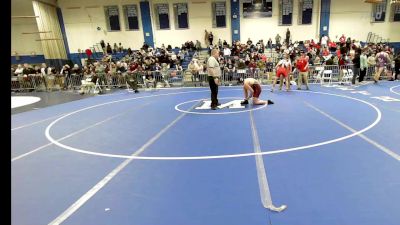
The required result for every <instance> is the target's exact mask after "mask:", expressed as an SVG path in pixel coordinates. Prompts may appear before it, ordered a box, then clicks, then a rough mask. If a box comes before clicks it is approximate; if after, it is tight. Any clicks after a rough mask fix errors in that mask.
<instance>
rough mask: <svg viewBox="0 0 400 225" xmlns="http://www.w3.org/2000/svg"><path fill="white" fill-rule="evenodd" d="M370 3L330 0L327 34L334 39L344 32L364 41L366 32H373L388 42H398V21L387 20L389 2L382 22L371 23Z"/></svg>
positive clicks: (399, 29) (399, 30) (399, 36)
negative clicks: (388, 40)
mask: <svg viewBox="0 0 400 225" xmlns="http://www.w3.org/2000/svg"><path fill="white" fill-rule="evenodd" d="M388 2H389V1H388ZM371 12H372V4H369V3H364V0H357V1H356V0H351V1H350V0H332V1H331V12H330V30H329V36H330V37H331V38H333V39H334V40H335V39H336V36H338V38H339V37H340V36H341V35H342V34H345V35H346V36H350V37H352V38H355V39H356V40H361V41H365V40H366V39H367V35H368V32H374V33H376V34H377V35H379V36H381V37H382V38H383V39H387V38H389V39H390V42H400V22H389V14H390V13H389V12H390V4H387V8H386V19H385V22H383V23H371Z"/></svg>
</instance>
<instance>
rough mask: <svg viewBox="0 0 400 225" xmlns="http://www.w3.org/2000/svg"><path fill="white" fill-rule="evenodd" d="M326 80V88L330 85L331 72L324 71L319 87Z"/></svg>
mask: <svg viewBox="0 0 400 225" xmlns="http://www.w3.org/2000/svg"><path fill="white" fill-rule="evenodd" d="M325 80H328V86H330V85H331V84H332V70H324V72H323V74H322V78H321V86H322V85H323V84H324V83H325Z"/></svg>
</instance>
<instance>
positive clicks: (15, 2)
mask: <svg viewBox="0 0 400 225" xmlns="http://www.w3.org/2000/svg"><path fill="white" fill-rule="evenodd" d="M11 16H35V13H34V12H33V6H32V1H31V0H12V1H11ZM38 31H39V30H38V27H37V24H36V19H35V18H29V19H23V18H13V19H11V55H13V52H17V53H18V55H20V56H21V55H31V52H36V54H37V55H41V54H43V50H42V43H41V42H40V41H36V39H40V36H39V34H21V33H23V32H38Z"/></svg>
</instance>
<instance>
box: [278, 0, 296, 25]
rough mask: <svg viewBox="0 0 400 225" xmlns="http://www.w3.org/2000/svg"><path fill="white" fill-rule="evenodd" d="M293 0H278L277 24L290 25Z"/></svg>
mask: <svg viewBox="0 0 400 225" xmlns="http://www.w3.org/2000/svg"><path fill="white" fill-rule="evenodd" d="M292 17H293V0H279V25H292Z"/></svg>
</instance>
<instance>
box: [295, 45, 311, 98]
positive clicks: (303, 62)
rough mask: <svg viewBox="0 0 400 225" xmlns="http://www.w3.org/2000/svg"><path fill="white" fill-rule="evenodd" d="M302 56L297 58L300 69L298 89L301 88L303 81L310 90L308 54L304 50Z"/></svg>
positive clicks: (297, 65)
mask: <svg viewBox="0 0 400 225" xmlns="http://www.w3.org/2000/svg"><path fill="white" fill-rule="evenodd" d="M300 54H301V55H300V58H299V59H297V62H296V67H297V70H298V71H299V76H298V81H297V90H300V89H301V85H302V81H303V80H304V83H305V85H306V89H307V90H309V87H308V56H306V54H305V53H304V51H303V50H302V51H300Z"/></svg>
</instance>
